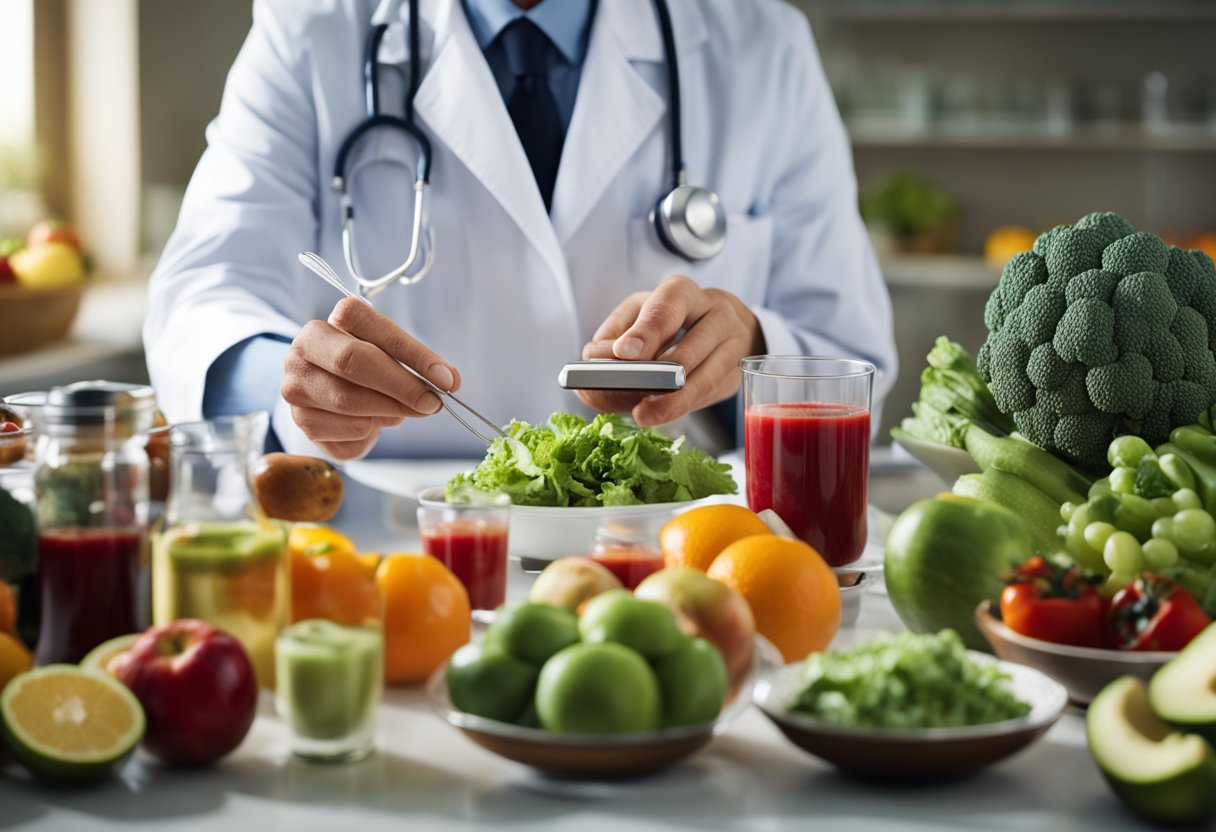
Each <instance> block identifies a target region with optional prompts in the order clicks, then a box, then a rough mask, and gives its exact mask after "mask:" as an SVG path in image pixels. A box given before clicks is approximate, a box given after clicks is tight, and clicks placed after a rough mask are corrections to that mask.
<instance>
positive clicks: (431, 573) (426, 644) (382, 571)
mask: <svg viewBox="0 0 1216 832" xmlns="http://www.w3.org/2000/svg"><path fill="white" fill-rule="evenodd" d="M376 584H377V585H378V586H379V587H380V596H381V598H382V599H383V601H384V679H385V681H387V682H389V683H390V684H392V683H404V682H418V681H422V680H423V679H425V678H427V677H428V676H430V675H431V674H432V673H433V672H435V669H436V668H437V667H439V665H441V664H443V663H444V662H445V661H446V660H447V659H448V657H449V656H451V655H452V654H453V653H454V652H456V649H457V648H458V647H461V646H462V645H464V644H467V643H468V641H469V636H470V634H471V631H472V618H471V615H472V610H471V609H470V608H469V594H468V593H467V592H466V591H465V588H464V584H462V583H460V580H459V579H458V578H457V577H456V576H455V575H453V574H452V573H451V571H449V570H448V568H447V567H446V566H444V565H443V564H442V563H440V562H439V561H438V560H436V559H435V558H433V557H431V556H430V555H424V554H419V553H417V552H399V553H396V554H391V555H388V556H387V557H385V558H384V559H383V560H382V561H381V562H380V567H379V568H378V569H377V570H376Z"/></svg>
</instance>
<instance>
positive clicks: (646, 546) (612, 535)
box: [591, 514, 671, 589]
mask: <svg viewBox="0 0 1216 832" xmlns="http://www.w3.org/2000/svg"><path fill="white" fill-rule="evenodd" d="M670 519H671V516H670V515H669V514H657V515H655V514H643V515H636V516H628V515H626V516H624V517H611V518H608V519H606V520H603V521H601V522H600V524H599V528H597V529H596V532H595V543H594V544H592V546H591V559H592V560H593V561H595V562H596V563H598V564H600V565H601V566H605V567H607V568H608V570H609V571H610V572H612V574H614V575H616V576H617V578H619V579H620V581H621V583H623V584H624V585H625V588H626V589H633V588H634V587H636V586H637V585H638V584H640V583H641V582H642V581H643V580H644V579H645V578H646V577H647V576H648V575H650V574H652V573H654V572H658V571H659V570H660V569H662V568H663V554H662V552H661V551H659V529H661V528H663V524H665V523H666V522H667V521H668V520H670Z"/></svg>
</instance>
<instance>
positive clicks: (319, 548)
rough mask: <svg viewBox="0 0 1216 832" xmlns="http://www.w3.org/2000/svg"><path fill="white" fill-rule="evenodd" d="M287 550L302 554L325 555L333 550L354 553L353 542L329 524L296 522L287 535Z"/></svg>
mask: <svg viewBox="0 0 1216 832" xmlns="http://www.w3.org/2000/svg"><path fill="white" fill-rule="evenodd" d="M287 550H288V551H289V552H291V553H292V554H295V553H296V552H299V553H301V554H304V555H327V554H332V553H334V552H346V553H347V554H351V555H353V554H355V552H356V551H357V550H356V549H355V544H354V543H352V542H351V539H350V538H349V537H347V536H346V535H344V534H342V533H341V532H340V531H338V530H336V529H331V528H330V527H329V526H319V525H315V524H313V523H296V524H294V525H293V526H292V527H291V534H290V535H289V536H288V537H287Z"/></svg>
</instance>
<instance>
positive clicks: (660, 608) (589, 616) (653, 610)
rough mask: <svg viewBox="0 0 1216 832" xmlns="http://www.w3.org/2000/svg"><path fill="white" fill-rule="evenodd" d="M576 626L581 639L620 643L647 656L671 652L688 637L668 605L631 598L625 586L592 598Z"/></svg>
mask: <svg viewBox="0 0 1216 832" xmlns="http://www.w3.org/2000/svg"><path fill="white" fill-rule="evenodd" d="M578 629H579V632H580V633H582V635H583V641H586V642H588V643H591V644H603V643H604V642H614V643H616V644H623V645H625V646H626V647H629V648H631V649H633V650H636V651H637V652H639V653H641V654H642V655H643V656H645V657H646V658H648V659H657V658H660V657H662V656H666V655H667V654H668V653H673V652H675V650H676V649H677V648H679V647H680V646H681V645H682V644H684V642H686V641H687V640H688V636H687V635H685V633H684V632H683V631H682V630H681V629H680V625H679V623H678V622H677V620H676V615H675V613H674V612H672V611H671V609H670V608H668V607H666V606H664V605H663V604H660V603H659V602H657V601H644V600H642V599H641V598H635V597H634V596H633V595H632V594H630V592H629V590H626V589H613V590H609V591H608V592H604V593H601V594H599V595H597V596H595V597H594V598H592V599H591V601H590V602H589V603H588V604H587V606H586V608H585V609H584V610H583V614H582V616H581V617H580V618H579V620H578Z"/></svg>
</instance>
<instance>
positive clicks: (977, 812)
mask: <svg viewBox="0 0 1216 832" xmlns="http://www.w3.org/2000/svg"><path fill="white" fill-rule="evenodd" d="M876 485H880V483H876ZM910 496H918V495H910ZM909 501H910V500H909ZM382 517H383V513H382V501H381V499H380V495H379V494H377V493H376V492H372V491H370V490H368V489H366V488H364V487H363V486H359V485H358V484H352V485H351V486H350V487H349V492H348V508H347V509H344V514H343V516H342V518H341V523H340V525H341V526H343V527H344V528H346V529H347V530H348V531H349V532H351V533H353V534H354V535H355V537H356V539H357V541H358V542H359V543H360V544H361V546H362V547H364V548H372V547H383V548H385V549H387V550H391V549H393V548H396V549H402V548H408V546H409V544H410V543H412V542H413V541H412V540H410V539H409V537H408V533H406V532H403V531H401V530H400V529H398V531H397V532H395V533H393V532H389V531H387V530H386V528H385V527H384V523H383V522H382ZM530 581H531V578H530V577H529V576H527V575H524V574H523V573H522V572H520V571H519V570H518V569H513V571H512V576H511V586H510V593H511V594H512V595H513V596H517V597H518V596H521V595H523V594H525V593H526V592H527V587H528V585H529V583H530ZM899 627H900V625H899V621H898V619H897V618H896V617H895V615H894V612H893V610H892V609H891V606H890V604H889V602H888V601H887V598H886V596H885V595H884V594H883V593H882V591H881V584H879V585H878V587H877V588H876V589H875V590H874V591H869V592H868V593H867V594H866V596H865V597H864V598H863V605H862V611H861V617H860V619H859V620H858V622H857V624H856V626H855V628H854V630H853V632H851V633H848V637H850V638H853V637H858V636H861V635H864V633H863V632H862V631H872V630H891V629H897V628H899ZM1084 728H1085V725H1084V719H1083V716H1082V715H1081V714H1080V712H1079V711H1075V710H1070V712H1069V713H1067V714H1066V715H1065V716H1064V718H1063V719H1062V720H1061V721H1060V722H1059V723H1058V724H1057V725H1056V726H1055V727H1054V728H1053V729H1052V730H1051V731H1050V732H1049V733H1048V734H1047V736H1046V737H1045V738H1044V739H1043V740H1041V741H1040V742H1038V743H1037V744H1035V745H1033V746H1032V747H1031V748H1029V749H1028V750H1026V751H1024V752H1022V753H1021V754H1018V755H1017V756H1015V757H1013V758H1011V759H1009V760H1007V761H1005V762H1004V763H1001V764H998V765H996V766H993V767H991V768H989V769H987V770H985V771H983V772H980V773H979V774H977V775H975V776H974V777H971V778H968V779H965V780H962V781H957V782H949V783H943V784H931V785H896V784H883V783H871V782H865V781H858V780H853V779H850V778H847V777H844V776H842V775H839V774H837V773H836V772H835V771H834V770H833V769H831V768H830V767H828V766H827V765H826V764H824V763H821V762H820V761H818V760H816V759H814V758H812V757H809V756H807V755H805V754H804V753H803V752H801V751H799V750H798V749H797V748H795V747H794V746H792V745H790V744H789V743H788V742H787V741H786V740H785V739H784V738H783V737H782V736H781V735H780V734H779V733H778V731H777V729H776V728H775V727H773V726H772V725H771V724H770V723H769V722H768V721H767V720H766V719H765V718H764V716H763V715H762V714H760V713H759V711H757V710H756V709H755V708H752V709H749V710H748V711H747V712H746V713H745V714H744V715H743V716H742V717H740V718H739V719H738V721H737V722H735V723H734V724H733V725H732V726H731V728H730V730H729V731H728V732H727V733H726V734H725V735H724V736H722V737H720V738H719V739H717V740H716V741H715V742H713V743H712V744H711V745H710V746H709V747H707V748H706V749H704V750H702V751H701V752H700V753H698V754H696V755H694V756H693V757H691V758H689V759H688V760H686V761H685V762H683V763H681V764H679V765H677V766H675V767H674V768H671V769H669V770H667V771H666V772H663V773H660V774H658V775H655V776H652V777H649V778H646V779H643V780H639V781H636V782H626V783H575V782H565V781H556V780H550V779H546V778H544V777H541V776H539V775H536V774H534V773H532V772H531V771H530V770H528V769H525V768H523V767H521V766H518V765H516V764H514V763H511V762H508V761H506V760H503V759H501V758H499V757H496V756H494V755H492V754H490V753H489V752H487V751H484V750H482V749H481V748H479V747H478V746H476V745H474V744H473V743H472V742H471V741H469V740H467V739H465V737H464V736H463V735H461V734H460V732H459V731H457V730H456V729H455V728H453V727H451V726H449V725H448V724H447V723H446V722H444V721H443V720H441V719H440V718H439V717H438V716H436V715H435V714H434V713H433V712H432V711H431V710H430V708H429V706H428V703H427V701H426V696H425V693H424V691H423V690H421V688H420V687H415V688H404V689H402V688H394V689H390V690H389V691H388V693H387V694H386V696H385V699H384V703H383V704H382V706H381V708H380V713H379V732H378V742H377V746H378V752H377V753H376V754H375V755H373V756H372V757H370V758H369V759H367V760H364V761H362V762H360V763H355V764H352V765H346V766H324V765H315V764H309V763H304V762H301V761H299V760H295V759H293V758H292V757H291V756H290V754H289V753H288V751H287V735H286V729H285V726H284V725H283V724H282V723H281V722H280V721H279V720H278V719H277V718H276V717H275V716H274V715H273V708H272V703H271V702H270V698H269V696H265V697H264V699H263V702H262V709H261V713H260V714H259V716H258V719H257V721H256V723H255V725H254V727H253V730H252V732H251V733H250V735H249V737H248V738H247V739H246V741H245V742H244V744H243V745H242V746H241V747H240V748H239V749H238V750H237V752H235V753H234V754H233V755H232V756H231V757H229V758H228V759H226V760H224V761H223V763H222V764H220V765H218V766H215V767H213V768H209V769H204V770H178V769H171V768H167V767H164V766H162V765H159V764H158V763H156V762H154V761H152V760H151V759H150V758H147V757H145V756H143V755H140V756H138V757H137V758H136V760H135V761H134V762H133V763H132V764H131V765H129V766H128V767H127V769H126V770H125V772H124V776H123V777H122V779H120V780H117V781H113V782H109V783H105V784H101V785H99V786H96V787H92V788H87V789H63V788H53V787H48V786H42V785H37V784H33V783H30V782H28V781H26V780H24V777H23V775H22V774H21V773H19V772H17V770H16V769H15V768H14V767H11V766H10V767H9V768H7V769H6V771H5V776H2V777H0V828H20V829H29V830H53V831H54V832H75V831H76V830H81V832H83V830H117V829H123V830H137V829H162V828H166V829H168V828H171V829H173V830H223V832H237V830H251V829H257V830H262V831H263V832H269V830H290V831H291V832H304V831H305V830H314V829H315V830H325V832H331V830H343V829H356V830H358V832H376V830H392V831H393V832H399V831H400V830H402V829H419V830H449V829H451V830H456V829H474V828H489V827H494V826H496V827H501V828H517V829H528V830H542V829H544V830H548V829H552V830H561V829H571V830H575V829H577V830H579V832H596V830H614V831H615V830H620V829H630V830H634V829H639V830H651V829H655V830H657V829H667V830H692V829H697V830H701V829H705V830H717V829H741V830H757V832H760V831H761V830H763V831H764V832H767V831H768V830H779V829H793V828H806V829H814V830H817V832H819V830H829V829H853V830H865V832H882V830H892V832H894V830H942V829H967V830H1027V831H1028V832H1029V831H1030V830H1034V832H1040V830H1053V832H1054V831H1055V830H1088V829H1094V830H1098V829H1101V830H1112V829H1120V828H1127V829H1133V828H1140V827H1139V826H1138V824H1137V823H1136V821H1135V820H1134V819H1132V818H1130V816H1128V815H1126V814H1125V813H1124V812H1123V811H1122V809H1121V807H1120V806H1119V804H1118V803H1117V802H1116V801H1115V798H1114V797H1113V796H1112V795H1111V794H1110V793H1109V791H1108V790H1107V788H1106V786H1105V784H1104V783H1103V782H1102V780H1101V777H1100V775H1099V773H1098V770H1097V769H1096V768H1095V766H1094V764H1093V762H1092V761H1091V759H1090V757H1089V753H1088V752H1087V750H1086V747H1085V734H1084Z"/></svg>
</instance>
